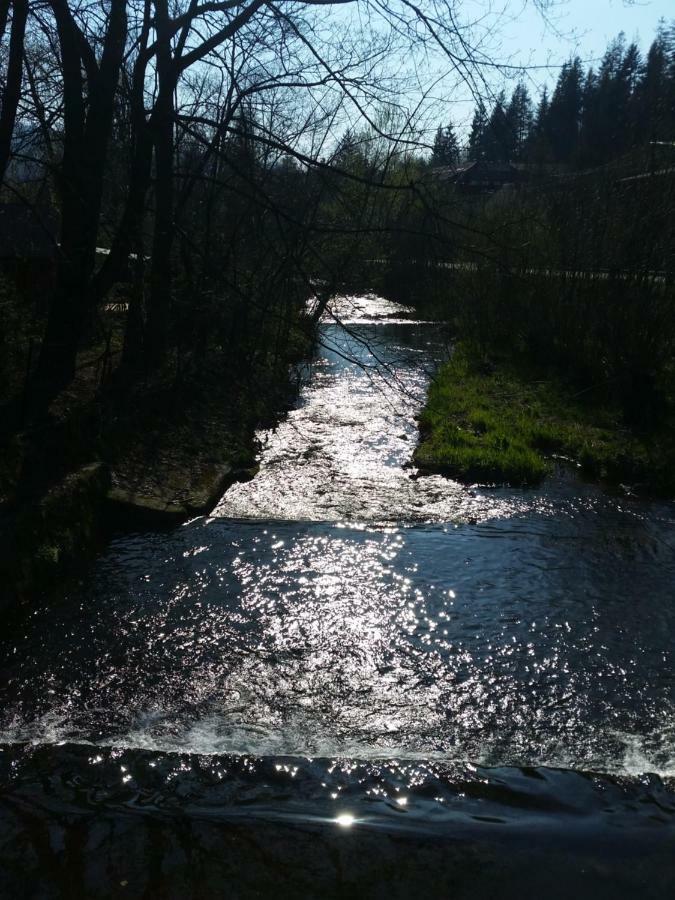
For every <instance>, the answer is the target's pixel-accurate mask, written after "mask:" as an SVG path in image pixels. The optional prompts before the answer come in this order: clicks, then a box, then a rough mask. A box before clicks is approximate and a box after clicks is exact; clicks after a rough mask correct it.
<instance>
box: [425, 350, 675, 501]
mask: <svg viewBox="0 0 675 900" xmlns="http://www.w3.org/2000/svg"><path fill="white" fill-rule="evenodd" d="M419 429H420V443H419V445H418V447H417V449H416V450H415V454H414V463H415V465H417V466H418V467H419V468H420V469H421V470H422V472H433V473H440V474H445V475H449V476H452V477H454V478H458V479H459V480H462V481H468V482H478V483H488V484H510V485H514V486H518V485H536V484H538V483H539V482H541V480H542V479H543V478H544V477H545V476H546V474H547V473H549V472H550V471H551V469H552V467H553V465H554V462H555V460H556V459H562V460H563V461H569V462H571V463H572V464H573V465H575V466H576V467H577V468H578V469H579V470H580V471H581V472H582V473H583V474H584V475H585V476H587V477H590V478H593V479H596V480H599V481H606V482H608V483H611V484H624V485H629V486H630V487H631V488H633V489H635V490H638V491H641V492H648V493H653V494H660V495H672V494H673V493H675V441H674V440H673V436H672V429H670V428H669V427H668V423H667V422H663V423H662V427H661V428H660V429H659V430H658V431H654V432H651V433H649V434H638V433H636V432H635V431H633V430H631V429H630V428H628V427H627V426H626V425H625V423H624V422H623V421H622V417H621V414H620V412H619V410H618V409H616V408H613V407H611V406H609V405H606V404H603V403H601V402H599V401H598V399H597V397H595V396H594V395H593V393H592V391H588V390H583V389H581V390H580V389H579V387H578V386H576V385H571V384H569V383H567V382H566V381H565V380H564V379H563V378H562V377H560V376H559V375H555V374H553V373H551V372H549V371H543V370H541V369H535V368H532V367H531V366H526V365H524V364H523V363H519V362H518V361H516V360H514V359H509V358H506V357H501V358H500V357H498V356H495V357H493V358H492V359H490V360H489V361H486V360H484V359H483V360H481V359H479V358H478V357H477V356H475V355H472V354H471V353H470V352H469V351H468V349H467V348H466V347H464V346H463V345H461V344H460V345H458V346H457V348H456V349H455V352H454V353H453V356H452V358H451V359H450V360H449V361H448V362H447V363H445V365H443V366H442V367H441V369H440V370H439V372H438V373H437V375H436V378H435V379H434V381H433V382H432V384H431V386H430V388H429V394H428V397H427V402H426V405H425V407H424V409H423V411H422V413H421V415H420V419H419Z"/></svg>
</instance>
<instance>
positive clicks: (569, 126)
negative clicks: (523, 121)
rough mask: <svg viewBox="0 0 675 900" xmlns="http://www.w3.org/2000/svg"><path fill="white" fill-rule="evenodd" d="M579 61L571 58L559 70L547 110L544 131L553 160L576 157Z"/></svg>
mask: <svg viewBox="0 0 675 900" xmlns="http://www.w3.org/2000/svg"><path fill="white" fill-rule="evenodd" d="M583 80H584V73H583V69H582V66H581V60H580V59H579V58H578V57H574V59H571V60H570V61H569V62H567V63H565V65H564V66H563V67H562V69H561V72H560V75H559V77H558V82H557V84H556V86H555V90H554V92H553V96H552V98H551V105H550V107H549V110H548V116H547V118H548V129H549V134H550V140H551V150H552V154H553V158H554V159H555V160H556V161H558V162H566V163H569V162H571V161H572V160H573V159H574V157H575V156H576V153H577V149H578V145H579V131H580V127H581V110H582V85H583Z"/></svg>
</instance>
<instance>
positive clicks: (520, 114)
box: [506, 81, 533, 160]
mask: <svg viewBox="0 0 675 900" xmlns="http://www.w3.org/2000/svg"><path fill="white" fill-rule="evenodd" d="M532 119H533V115H532V101H531V100H530V95H529V93H528V90H527V88H526V87H525V85H524V84H523V83H522V81H521V82H519V83H518V84H517V85H516V87H515V89H514V91H513V94H512V95H511V100H510V102H509V105H508V107H507V108H506V125H507V129H508V132H509V133H508V139H509V147H508V149H509V151H510V158H511V159H516V160H520V159H523V157H524V156H525V151H526V147H527V142H528V140H529V137H530V132H531V130H532Z"/></svg>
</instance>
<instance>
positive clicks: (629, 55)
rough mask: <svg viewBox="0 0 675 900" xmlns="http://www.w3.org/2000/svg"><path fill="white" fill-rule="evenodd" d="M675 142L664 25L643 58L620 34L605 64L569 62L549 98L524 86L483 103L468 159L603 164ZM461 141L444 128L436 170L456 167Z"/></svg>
mask: <svg viewBox="0 0 675 900" xmlns="http://www.w3.org/2000/svg"><path fill="white" fill-rule="evenodd" d="M671 142H675V25H674V24H671V25H666V24H665V23H661V24H660V25H659V28H658V30H657V33H656V37H655V38H654V40H653V41H652V44H651V46H650V47H649V50H648V52H647V54H646V55H645V56H643V55H642V53H641V52H640V49H639V47H638V46H637V44H636V43H634V42H630V43H628V42H627V41H626V38H625V35H623V34H620V35H619V36H618V37H617V38H616V39H615V40H613V41H612V42H611V43H610V44H609V46H608V48H607V50H606V52H605V54H604V55H603V57H602V59H601V61H600V63H599V65H598V66H597V68H596V67H594V66H590V67H588V68H586V69H585V68H584V65H583V63H582V61H581V59H580V58H579V57H578V56H575V57H573V58H572V59H570V60H568V62H566V63H565V64H564V65H563V66H562V68H561V70H560V74H559V75H558V78H557V81H556V84H555V87H554V88H553V90H552V92H550V93H549V91H548V89H546V88H545V89H544V91H543V92H542V94H541V96H540V97H539V99H538V102H537V103H536V104H535V102H533V100H532V97H531V95H530V92H529V90H528V88H527V85H526V84H525V82H524V81H520V82H519V83H518V84H517V85H516V87H515V88H514V90H513V91H512V93H511V95H510V97H507V94H506V92H505V91H504V90H501V91H500V92H499V93H498V94H497V96H496V97H495V98H494V100H493V102H492V103H491V104H490V103H489V102H486V101H485V100H479V101H478V103H477V104H476V108H475V111H474V114H473V119H472V122H471V128H470V132H469V135H468V142H467V145H466V156H468V158H470V159H472V160H475V159H486V160H490V161H494V162H506V161H512V162H528V163H539V164H559V165H563V166H566V167H570V168H573V169H580V168H588V167H592V166H599V165H603V164H605V163H607V162H610V161H611V160H612V159H615V158H617V157H619V156H621V155H622V154H624V153H626V152H628V151H629V150H630V149H632V148H633V147H635V146H645V145H648V144H653V145H658V144H659V143H666V144H667V143H671ZM461 156H462V150H461V146H460V140H459V138H458V135H457V131H456V129H455V128H454V127H453V126H452V124H449V125H446V126H441V127H439V129H438V131H437V132H436V136H435V139H434V143H433V148H432V154H431V162H432V164H433V165H453V164H457V163H458V162H459V160H460V157H461Z"/></svg>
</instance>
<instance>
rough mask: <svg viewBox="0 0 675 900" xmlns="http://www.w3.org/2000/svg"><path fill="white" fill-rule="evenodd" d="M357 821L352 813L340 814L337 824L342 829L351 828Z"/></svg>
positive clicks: (337, 817) (336, 819) (336, 820)
mask: <svg viewBox="0 0 675 900" xmlns="http://www.w3.org/2000/svg"><path fill="white" fill-rule="evenodd" d="M355 821H356V820H355V819H354V816H353V815H352V814H351V813H340V815H339V816H336V818H335V824H336V825H339V826H340V828H351V827H352V825H353V824H354V822H355Z"/></svg>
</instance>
